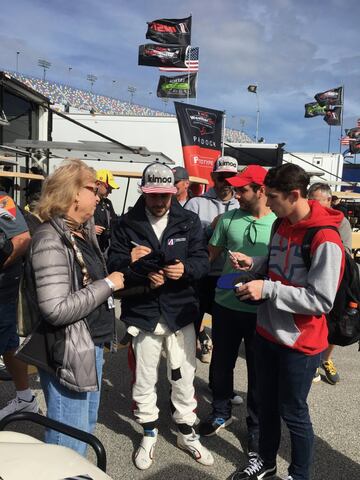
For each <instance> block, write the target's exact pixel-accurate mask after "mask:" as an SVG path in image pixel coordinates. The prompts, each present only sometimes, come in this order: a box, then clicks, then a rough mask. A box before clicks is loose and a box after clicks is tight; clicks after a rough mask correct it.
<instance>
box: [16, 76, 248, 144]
mask: <svg viewBox="0 0 360 480" xmlns="http://www.w3.org/2000/svg"><path fill="white" fill-rule="evenodd" d="M9 73H10V75H12V76H13V77H14V78H16V79H17V80H19V81H20V82H23V83H24V84H25V85H27V86H28V87H30V88H32V89H33V90H36V91H37V92H39V93H41V94H42V95H44V96H45V97H48V98H49V99H50V101H51V102H52V103H53V104H55V105H56V106H59V107H60V108H61V109H64V110H67V109H68V108H69V107H72V108H74V109H79V110H85V111H87V112H89V111H91V113H98V114H103V115H122V116H139V117H169V116H174V115H173V114H171V113H167V112H164V111H161V110H155V109H153V108H150V107H147V106H144V105H137V104H134V103H130V102H126V101H123V100H120V99H118V98H114V97H108V96H105V95H99V94H97V93H92V92H90V90H80V89H78V88H73V87H70V86H69V85H63V84H61V83H57V82H49V81H48V80H42V79H40V78H35V77H30V76H26V75H23V74H20V73H14V72H9ZM225 141H227V142H232V143H249V142H252V140H251V138H250V137H249V136H248V135H246V134H245V133H244V132H240V131H239V130H235V129H231V128H226V129H225Z"/></svg>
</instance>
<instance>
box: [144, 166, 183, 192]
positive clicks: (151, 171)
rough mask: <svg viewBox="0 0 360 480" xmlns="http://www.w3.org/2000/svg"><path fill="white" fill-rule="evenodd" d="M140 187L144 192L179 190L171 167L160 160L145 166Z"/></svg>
mask: <svg viewBox="0 0 360 480" xmlns="http://www.w3.org/2000/svg"><path fill="white" fill-rule="evenodd" d="M140 188H141V191H142V192H143V193H173V194H174V193H176V192H177V189H176V187H175V185H174V174H173V172H172V170H171V168H169V167H168V166H167V165H164V164H163V163H160V162H155V163H151V164H150V165H148V166H147V167H146V168H145V170H144V171H143V175H142V179H141V186H140Z"/></svg>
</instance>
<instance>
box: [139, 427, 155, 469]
mask: <svg viewBox="0 0 360 480" xmlns="http://www.w3.org/2000/svg"><path fill="white" fill-rule="evenodd" d="M157 436H158V429H157V428H154V429H153V430H144V436H143V438H142V440H141V443H140V446H139V448H138V449H137V451H136V453H135V456H134V462H135V465H136V467H137V468H139V469H140V470H146V469H147V468H149V467H151V465H152V463H153V460H154V448H155V443H156V440H157Z"/></svg>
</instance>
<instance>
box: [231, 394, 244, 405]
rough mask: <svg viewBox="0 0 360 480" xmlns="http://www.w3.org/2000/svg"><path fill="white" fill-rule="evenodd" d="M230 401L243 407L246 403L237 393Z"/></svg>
mask: <svg viewBox="0 0 360 480" xmlns="http://www.w3.org/2000/svg"><path fill="white" fill-rule="evenodd" d="M230 400H231V403H232V405H241V404H242V403H244V400H243V399H242V397H240V395H238V394H237V393H234V394H233V396H232V397H231V399H230Z"/></svg>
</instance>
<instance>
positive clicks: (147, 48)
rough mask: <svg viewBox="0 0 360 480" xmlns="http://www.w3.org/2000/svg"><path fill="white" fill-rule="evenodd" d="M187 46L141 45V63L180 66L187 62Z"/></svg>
mask: <svg viewBox="0 0 360 480" xmlns="http://www.w3.org/2000/svg"><path fill="white" fill-rule="evenodd" d="M186 51H187V47H183V46H168V45H156V44H154V43H147V44H146V45H140V46H139V61H138V64H139V65H144V66H148V67H178V68H179V67H180V68H187V66H186V64H185V60H186Z"/></svg>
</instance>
